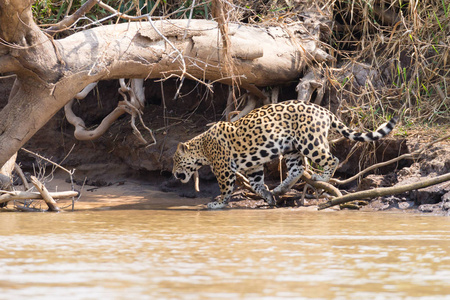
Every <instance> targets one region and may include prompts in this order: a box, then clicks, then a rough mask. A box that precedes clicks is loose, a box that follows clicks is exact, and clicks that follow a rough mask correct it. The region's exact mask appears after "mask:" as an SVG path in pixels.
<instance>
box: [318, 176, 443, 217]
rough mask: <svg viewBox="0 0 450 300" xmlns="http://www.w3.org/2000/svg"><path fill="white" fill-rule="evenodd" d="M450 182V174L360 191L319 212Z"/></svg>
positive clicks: (323, 207)
mask: <svg viewBox="0 0 450 300" xmlns="http://www.w3.org/2000/svg"><path fill="white" fill-rule="evenodd" d="M449 180H450V173H447V174H444V175H441V176H438V177H435V178H432V179H428V180H423V181H420V182H416V183H411V184H406V185H401V186H393V187H386V188H376V189H372V190H367V191H360V192H356V193H351V194H347V195H345V196H341V197H336V198H334V199H332V200H330V201H328V202H326V203H322V204H319V208H318V209H319V210H321V209H325V208H329V207H332V206H335V205H339V204H343V203H346V202H349V201H353V200H361V199H372V198H375V197H380V196H387V195H396V194H401V193H404V192H407V191H412V190H417V189H421V188H424V187H427V186H430V185H435V184H438V183H442V182H445V181H449Z"/></svg>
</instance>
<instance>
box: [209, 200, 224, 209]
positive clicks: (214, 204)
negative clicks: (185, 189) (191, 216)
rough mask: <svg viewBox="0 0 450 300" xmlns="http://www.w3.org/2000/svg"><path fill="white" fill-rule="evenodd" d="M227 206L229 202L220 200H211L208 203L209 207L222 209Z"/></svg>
mask: <svg viewBox="0 0 450 300" xmlns="http://www.w3.org/2000/svg"><path fill="white" fill-rule="evenodd" d="M226 206H227V203H224V202H218V201H213V202H209V203H208V205H207V207H208V209H221V208H224V207H226Z"/></svg>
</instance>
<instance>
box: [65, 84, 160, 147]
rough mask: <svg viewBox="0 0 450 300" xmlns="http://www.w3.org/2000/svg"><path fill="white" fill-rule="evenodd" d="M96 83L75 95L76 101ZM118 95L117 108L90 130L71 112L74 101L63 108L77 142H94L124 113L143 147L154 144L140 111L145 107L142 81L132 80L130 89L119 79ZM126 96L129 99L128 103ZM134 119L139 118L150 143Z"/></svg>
mask: <svg viewBox="0 0 450 300" xmlns="http://www.w3.org/2000/svg"><path fill="white" fill-rule="evenodd" d="M96 84H97V83H91V84H90V85H88V86H87V87H86V88H84V89H83V91H81V92H80V93H78V94H77V95H76V97H75V98H76V99H83V98H84V97H86V96H87V94H88V93H89V92H90V91H91V90H92V89H93V88H94V87H95V85H96ZM119 94H121V95H122V97H123V101H119V104H118V106H117V107H116V108H115V109H114V110H113V111H112V112H111V113H110V114H109V115H107V116H106V117H105V118H104V119H103V120H102V122H101V123H100V125H99V126H98V127H97V128H95V129H92V130H89V129H87V128H86V124H85V123H84V121H83V119H81V118H80V117H78V116H76V115H75V113H74V112H73V110H72V106H73V103H74V102H75V100H72V101H70V102H69V103H67V104H66V105H65V106H64V111H65V113H66V118H67V121H68V122H69V123H70V124H72V125H73V126H75V132H74V136H75V138H76V139H78V140H94V139H97V138H99V137H100V136H101V135H103V134H104V133H105V132H106V131H107V130H108V129H109V127H111V125H112V124H113V123H114V121H116V120H117V119H118V118H119V117H120V116H121V115H123V114H124V113H128V114H130V115H131V127H132V128H133V133H134V134H135V135H136V136H137V138H138V139H139V140H140V142H141V143H142V144H143V145H145V146H151V145H154V144H156V139H155V136H154V135H153V132H152V130H151V129H150V128H148V127H147V126H145V124H144V121H143V119H142V114H143V112H142V109H143V108H144V105H145V97H144V80H143V79H132V80H131V87H129V86H127V85H126V83H125V80H124V79H120V88H119ZM127 94H128V95H129V97H130V100H129V101H128V97H127ZM136 117H139V120H140V122H141V124H142V126H143V127H144V128H145V129H146V130H147V131H148V132H149V133H150V136H151V138H152V141H150V142H149V141H147V140H146V139H145V138H144V137H143V136H142V134H141V132H140V131H139V129H138V128H137V127H136Z"/></svg>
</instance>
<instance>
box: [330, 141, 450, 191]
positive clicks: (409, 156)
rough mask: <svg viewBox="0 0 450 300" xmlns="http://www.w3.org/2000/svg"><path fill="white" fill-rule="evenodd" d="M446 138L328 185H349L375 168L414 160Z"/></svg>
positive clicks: (332, 181) (334, 180)
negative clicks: (400, 161) (405, 160)
mask: <svg viewBox="0 0 450 300" xmlns="http://www.w3.org/2000/svg"><path fill="white" fill-rule="evenodd" d="M448 138H450V134H448V135H446V136H444V137H441V138H439V139H437V140H434V141H432V142H430V143H428V144H426V145H424V146H422V147H421V148H420V149H418V150H416V151H414V152H411V153H406V154H403V155H400V156H398V157H396V158H393V159H391V160H388V161H385V162H381V163H378V164H375V165H372V166H370V167H368V168H366V169H364V170H362V171H361V172H359V173H358V174H356V175H354V176H352V177H350V178H348V179H346V180H339V179H334V178H332V179H330V183H333V184H339V185H342V184H347V183H349V182H352V181H353V180H356V179H358V178H359V177H360V176H362V175H364V174H365V173H367V172H369V171H372V170H374V169H377V168H381V167H384V166H387V165H389V164H392V163H394V162H397V161H399V160H402V159H415V158H417V157H418V156H419V155H420V154H422V152H424V151H425V150H427V149H428V148H429V147H430V146H431V145H433V144H436V143H438V142H440V141H443V140H446V139H448Z"/></svg>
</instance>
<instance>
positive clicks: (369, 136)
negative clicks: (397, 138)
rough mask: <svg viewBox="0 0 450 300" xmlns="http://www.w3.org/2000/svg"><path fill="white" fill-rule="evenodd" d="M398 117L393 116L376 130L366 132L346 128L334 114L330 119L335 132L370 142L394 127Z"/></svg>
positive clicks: (356, 139)
mask: <svg viewBox="0 0 450 300" xmlns="http://www.w3.org/2000/svg"><path fill="white" fill-rule="evenodd" d="M397 121H398V117H393V118H392V119H391V120H390V121H389V122H387V123H384V124H383V125H381V126H380V127H378V129H377V130H375V131H372V132H368V133H361V132H355V131H354V130H352V129H350V128H348V127H347V126H345V124H344V123H342V121H340V120H339V119H338V118H337V117H336V116H333V118H332V120H331V126H332V128H334V129H335V130H336V131H337V132H339V133H340V134H342V135H343V136H344V137H346V138H348V139H350V140H353V141H358V142H370V141H376V140H379V139H381V138H382V137H385V136H386V135H388V134H389V132H391V131H392V129H394V126H395V124H397Z"/></svg>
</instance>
